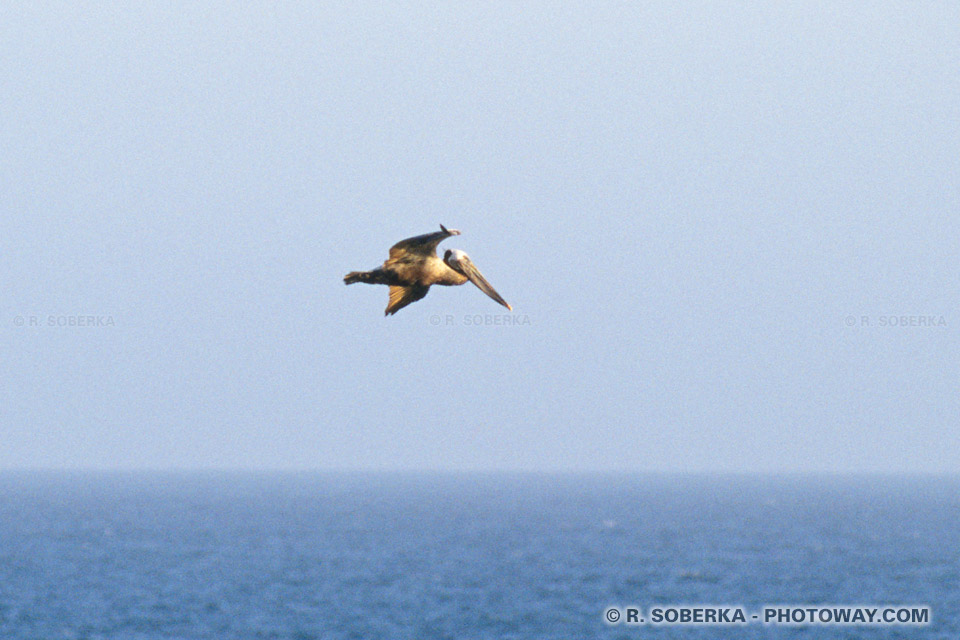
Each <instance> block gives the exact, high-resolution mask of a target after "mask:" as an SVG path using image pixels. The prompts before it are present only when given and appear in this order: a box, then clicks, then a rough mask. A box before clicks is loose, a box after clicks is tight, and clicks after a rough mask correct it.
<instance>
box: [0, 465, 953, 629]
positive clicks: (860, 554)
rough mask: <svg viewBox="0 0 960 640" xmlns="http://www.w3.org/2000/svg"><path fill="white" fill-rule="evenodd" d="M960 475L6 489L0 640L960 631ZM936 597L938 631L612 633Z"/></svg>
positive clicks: (110, 483)
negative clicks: (781, 607)
mask: <svg viewBox="0 0 960 640" xmlns="http://www.w3.org/2000/svg"><path fill="white" fill-rule="evenodd" d="M958 516H960V479H957V478H937V477H914V478H893V477H866V476H862V477H830V476H823V477H816V476H792V477H776V476H682V475H614V474H610V475H533V474H531V475H524V474H516V475H514V474H501V475H483V474H292V473H291V474H256V473H216V474H214V473H209V474H208V473H130V474H126V473H26V472H7V473H3V474H0V638H4V639H28V638H29V639H31V640H37V639H42V640H53V639H59V638H64V639H67V638H82V639H100V638H104V639H105V638H110V639H124V640H129V639H147V638H150V639H153V638H164V639H169V638H189V639H199V638H216V639H218V640H222V639H230V638H245V639H255V638H278V639H279V638H289V639H297V640H307V639H313V638H316V639H320V638H323V639H339V638H356V639H363V640H369V639H375V638H390V639H405V638H409V639H414V638H416V639H427V638H457V639H461V638H462V639H467V638H497V639H510V638H524V639H527V638H530V639H533V638H537V639H540V638H545V639H564V640H568V639H577V638H626V639H640V638H679V637H683V638H689V637H693V638H824V637H829V638H951V639H954V640H955V639H956V638H958V637H960V517H958ZM707 603H708V604H729V605H740V606H743V607H745V608H746V609H748V610H754V609H760V608H761V607H762V606H763V605H765V604H906V605H917V604H920V605H929V606H930V607H931V611H932V622H931V624H929V625H928V626H921V627H917V626H898V627H897V626H894V627H877V626H855V627H838V626H831V627H824V626H815V627H813V626H765V625H762V624H757V623H753V624H748V625H746V626H738V627H722V626H709V627H706V626H698V627H690V626H651V625H643V626H626V625H624V624H618V625H607V624H606V623H604V621H603V614H604V611H605V610H606V609H607V607H609V606H611V605H616V606H621V607H623V606H626V605H636V606H639V607H641V608H649V607H652V606H654V605H670V604H707Z"/></svg>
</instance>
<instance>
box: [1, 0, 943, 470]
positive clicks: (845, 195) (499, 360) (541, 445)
mask: <svg viewBox="0 0 960 640" xmlns="http://www.w3.org/2000/svg"><path fill="white" fill-rule="evenodd" d="M958 64H960V5H958V4H957V3H952V2H884V3H861V2H823V3H815V2H782V3H779V2H778V3H770V2H752V3H751V2H746V3H739V2H738V3H728V2H718V3H701V2H682V3H673V2H623V3H611V2H583V3H578V2H528V3H514V2H502V3H495V2H478V3H457V2H450V3H446V2H443V3H440V2H437V3H435V2H410V3H404V2H396V3H393V2H391V3H370V2H342V3H337V2H321V3H313V2H302V3H297V2H287V3H273V2H263V3H255V2H249V3H226V2H219V3H210V2H196V3H192V2H191V3H134V4H131V3H125V2H108V3H40V2H36V3H35V2H22V3H20V2H8V3H3V4H2V5H0V86H2V87H3V94H4V98H3V104H4V106H3V108H2V114H3V117H2V118H0V145H2V148H3V152H2V153H0V193H2V197H0V287H2V291H0V376H2V381H3V382H2V385H0V441H2V444H0V469H17V468H42V469H123V470H126V469H297V470H307V469H310V470H312V469H320V470H326V469H359V470H398V469H402V470H468V471H547V472H553V471H576V472H591V471H611V470H613V471H669V472H763V473H771V472H871V473H872V472H881V473H958V472H960V339H958V337H960V333H958V331H960V309H958V300H960V264H958V259H957V255H958V249H960V215H958V213H960V153H958V150H960V74H958V73H957V69H958ZM441 223H442V224H444V225H446V226H448V227H450V228H456V229H459V230H461V231H462V235H461V236H459V237H456V238H452V239H450V240H447V241H446V242H445V243H444V244H443V245H441V249H442V248H458V249H462V250H464V251H466V252H467V253H468V254H469V255H470V256H471V258H472V259H473V261H474V263H475V264H476V265H477V266H478V267H479V268H480V270H481V271H483V273H484V275H485V276H486V277H487V278H488V279H489V280H490V282H491V283H492V284H493V285H494V287H496V288H497V290H498V291H499V292H500V293H501V294H502V295H503V297H504V298H506V299H507V300H508V301H509V302H510V303H511V304H512V305H513V311H512V312H507V311H506V310H505V309H504V308H502V307H500V306H498V305H496V304H495V303H494V302H493V301H491V300H490V299H489V298H487V297H486V296H484V295H483V294H482V293H481V292H480V291H479V290H477V289H476V288H474V287H472V286H471V285H466V286H463V287H455V288H453V287H451V288H447V287H434V288H433V289H432V290H431V291H430V294H429V295H428V296H427V297H426V298H424V299H423V300H421V301H419V302H417V303H415V304H413V305H411V306H409V307H406V308H405V309H403V310H401V311H400V312H399V313H398V314H397V315H396V316H391V317H388V318H385V317H384V315H383V309H384V307H385V306H386V302H387V291H386V288H385V287H374V286H368V285H363V284H357V285H353V286H350V287H345V286H344V284H343V281H342V278H343V275H344V274H346V273H347V272H348V271H353V270H362V269H372V268H374V267H376V266H378V265H379V264H380V263H381V262H382V261H383V260H384V259H385V258H386V256H387V250H388V248H389V247H390V246H391V245H392V244H394V243H395V242H397V241H398V240H401V239H403V238H406V237H408V236H412V235H417V234H421V233H427V232H431V231H434V230H436V229H437V228H438V225H439V224H441Z"/></svg>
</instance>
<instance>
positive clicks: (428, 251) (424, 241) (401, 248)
mask: <svg viewBox="0 0 960 640" xmlns="http://www.w3.org/2000/svg"><path fill="white" fill-rule="evenodd" d="M458 235H460V232H459V231H457V230H456V229H447V228H446V227H445V226H443V225H440V231H434V232H433V233H425V234H423V235H422V236H413V237H412V238H407V239H406V240H401V241H400V242H398V243H397V244H395V245H393V246H392V247H390V259H391V260H396V259H397V258H401V257H403V256H404V255H406V254H414V255H420V256H429V255H435V254H436V252H437V245H438V244H440V243H441V242H443V241H444V240H446V239H447V238H449V237H450V236H458Z"/></svg>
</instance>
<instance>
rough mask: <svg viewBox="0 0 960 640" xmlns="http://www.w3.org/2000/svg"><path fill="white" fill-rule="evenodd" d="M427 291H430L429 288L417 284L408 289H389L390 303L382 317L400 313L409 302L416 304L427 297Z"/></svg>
mask: <svg viewBox="0 0 960 640" xmlns="http://www.w3.org/2000/svg"><path fill="white" fill-rule="evenodd" d="M427 291H430V287H429V286H427V287H424V286H422V285H419V284H415V285H413V286H410V287H390V302H389V304H387V308H386V310H385V311H384V312H383V315H385V316H389V315H391V314H394V313H396V312H397V311H400V309H403V308H404V307H405V306H407V305H408V304H410V303H411V302H416V301H417V300H419V299H420V298H422V297H423V296H425V295H427Z"/></svg>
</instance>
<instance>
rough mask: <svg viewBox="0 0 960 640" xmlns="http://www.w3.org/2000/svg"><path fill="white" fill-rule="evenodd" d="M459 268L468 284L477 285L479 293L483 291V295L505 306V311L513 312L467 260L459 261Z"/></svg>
mask: <svg viewBox="0 0 960 640" xmlns="http://www.w3.org/2000/svg"><path fill="white" fill-rule="evenodd" d="M460 268H461V269H463V275H465V276H467V279H468V280H470V282H472V283H473V284H475V285H477V288H478V289H480V291H483V292H484V293H485V294H487V295H488V296H490V297H491V298H493V299H494V300H496V301H497V302H499V303H500V304H502V305H503V306H505V307H506V308H507V309H509V310H510V311H513V307H511V306H510V305H509V304H508V303H507V301H506V300H504V299H503V298H501V297H500V294H499V293H497V290H496V289H494V288H493V287H492V286H491V285H490V283H489V282H487V279H486V278H484V277H483V274H482V273H480V270H479V269H477V268H476V267H475V266H474V264H473V262H471V261H470V260H469V259H467V258H464V259H462V260H460Z"/></svg>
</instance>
